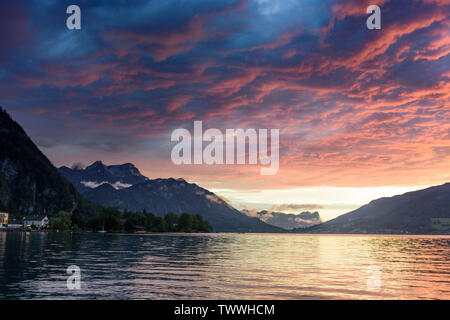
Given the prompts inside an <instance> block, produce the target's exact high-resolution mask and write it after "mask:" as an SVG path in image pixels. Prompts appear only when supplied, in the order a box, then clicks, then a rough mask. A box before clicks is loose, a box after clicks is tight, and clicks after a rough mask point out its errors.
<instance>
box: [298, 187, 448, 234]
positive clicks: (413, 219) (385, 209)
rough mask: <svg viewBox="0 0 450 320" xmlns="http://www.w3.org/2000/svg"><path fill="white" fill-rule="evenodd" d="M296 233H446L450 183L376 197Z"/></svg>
mask: <svg viewBox="0 0 450 320" xmlns="http://www.w3.org/2000/svg"><path fill="white" fill-rule="evenodd" d="M297 231H299V232H310V233H382V234H383V233H392V234H402V233H412V234H449V233H450V183H446V184H443V185H440V186H434V187H430V188H427V189H423V190H419V191H413V192H408V193H405V194H402V195H398V196H394V197H389V198H380V199H377V200H373V201H371V202H370V203H368V204H366V205H364V206H362V207H360V208H359V209H356V210H353V211H351V212H349V213H347V214H343V215H341V216H339V217H337V218H335V219H333V220H330V221H327V222H325V223H322V224H320V225H316V226H313V227H311V228H308V229H304V230H297Z"/></svg>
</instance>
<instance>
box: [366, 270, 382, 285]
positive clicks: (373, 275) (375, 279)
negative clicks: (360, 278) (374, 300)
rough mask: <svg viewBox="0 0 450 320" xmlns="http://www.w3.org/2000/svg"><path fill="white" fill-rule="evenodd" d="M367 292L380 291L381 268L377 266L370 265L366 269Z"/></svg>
mask: <svg viewBox="0 0 450 320" xmlns="http://www.w3.org/2000/svg"><path fill="white" fill-rule="evenodd" d="M366 285H367V289H368V290H380V289H381V268H380V267H379V266H377V265H372V266H369V267H368V268H367V281H366Z"/></svg>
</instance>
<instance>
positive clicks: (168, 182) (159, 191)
mask: <svg viewBox="0 0 450 320" xmlns="http://www.w3.org/2000/svg"><path fill="white" fill-rule="evenodd" d="M59 171H60V172H61V174H62V175H64V176H65V177H66V178H67V179H68V180H69V181H71V182H72V184H73V185H74V186H75V187H77V189H78V191H79V192H80V193H82V195H83V196H84V197H85V198H87V199H89V200H91V201H94V202H97V203H99V204H101V205H103V206H115V207H119V208H121V209H124V210H130V211H143V210H145V211H146V212H151V213H153V214H155V215H157V216H164V215H165V214H167V213H169V212H172V213H175V214H181V213H183V212H186V213H192V214H200V215H201V216H202V217H203V218H204V219H205V220H206V221H208V222H209V224H210V225H211V226H212V227H213V230H214V231H215V232H282V231H283V230H282V229H280V228H277V227H275V226H272V225H270V224H266V223H264V222H262V221H261V220H259V219H257V218H252V217H248V216H246V215H245V214H243V213H241V212H240V211H238V210H237V209H235V208H233V207H232V206H231V205H229V204H228V203H227V202H226V201H224V200H223V199H221V198H220V197H219V196H217V195H216V194H214V193H213V192H210V191H208V190H206V189H204V188H201V187H200V186H198V185H197V184H195V183H189V182H187V181H186V180H184V179H173V178H169V179H153V180H151V179H149V178H147V177H145V176H143V175H142V174H141V173H140V172H139V170H138V169H137V168H136V167H135V166H134V165H133V164H131V163H126V164H123V165H105V164H103V163H102V162H101V161H96V162H94V163H93V164H91V165H90V166H87V167H86V168H84V169H83V168H80V167H73V168H68V167H65V166H64V167H61V168H59Z"/></svg>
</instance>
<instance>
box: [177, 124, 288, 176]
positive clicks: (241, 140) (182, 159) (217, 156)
mask: <svg viewBox="0 0 450 320" xmlns="http://www.w3.org/2000/svg"><path fill="white" fill-rule="evenodd" d="M268 133H269V130H268V129H259V130H258V131H257V130H256V129H246V130H244V129H226V130H225V133H222V131H220V130H219V129H215V128H211V129H208V130H206V131H205V132H203V123H202V121H194V134H193V135H191V133H190V132H189V131H188V130H187V129H181V128H179V129H176V130H174V131H173V132H172V135H171V141H173V142H174V141H176V142H178V143H177V144H176V145H175V146H174V147H173V149H172V152H171V159H172V162H173V163H174V164H176V165H181V164H208V165H212V164H227V165H229V164H251V165H256V164H258V163H259V164H260V165H262V166H264V167H261V169H260V172H261V175H274V174H276V173H277V172H278V169H279V161H280V155H279V142H280V141H279V140H280V130H279V129H270V148H269V147H268V140H269V134H268ZM203 142H207V143H208V144H207V145H206V146H205V148H203ZM192 145H193V152H192ZM246 146H248V149H247V148H246ZM269 149H270V152H269ZM247 150H248V153H247ZM192 153H193V155H192ZM247 158H248V162H247Z"/></svg>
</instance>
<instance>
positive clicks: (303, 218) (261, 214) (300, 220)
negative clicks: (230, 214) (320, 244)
mask: <svg viewBox="0 0 450 320" xmlns="http://www.w3.org/2000/svg"><path fill="white" fill-rule="evenodd" d="M242 213H244V214H246V215H247V216H249V217H256V218H258V219H259V220H261V221H264V222H265V223H267V224H270V225H273V226H276V227H279V228H282V229H285V230H292V229H302V228H308V227H311V226H314V225H317V224H319V223H321V222H322V220H321V218H320V215H319V213H318V212H317V211H315V212H309V211H304V212H301V213H299V214H295V213H284V212H276V211H268V210H261V211H257V212H254V211H250V210H246V209H244V210H242Z"/></svg>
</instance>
